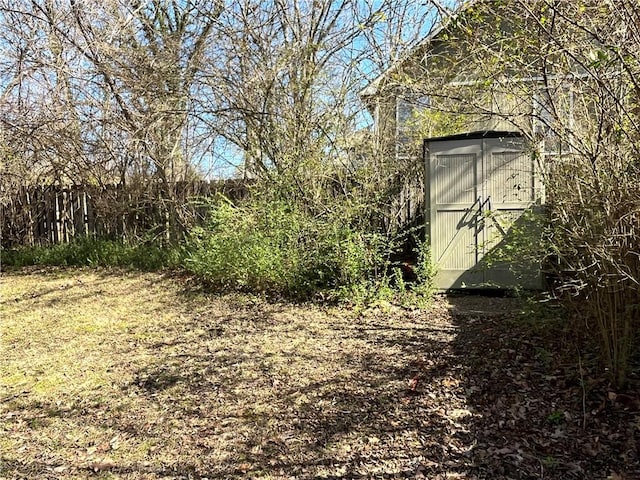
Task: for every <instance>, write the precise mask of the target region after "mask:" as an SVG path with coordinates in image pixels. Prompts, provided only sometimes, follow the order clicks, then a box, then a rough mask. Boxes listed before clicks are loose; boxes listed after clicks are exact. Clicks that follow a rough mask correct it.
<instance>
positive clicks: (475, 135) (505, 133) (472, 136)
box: [424, 130, 522, 142]
mask: <svg viewBox="0 0 640 480" xmlns="http://www.w3.org/2000/svg"><path fill="white" fill-rule="evenodd" d="M502 137H522V133H520V132H517V131H509V130H477V131H475V132H468V133H456V134H454V135H446V136H444V137H433V138H426V139H425V140H424V141H425V142H440V141H449V140H477V139H479V138H502Z"/></svg>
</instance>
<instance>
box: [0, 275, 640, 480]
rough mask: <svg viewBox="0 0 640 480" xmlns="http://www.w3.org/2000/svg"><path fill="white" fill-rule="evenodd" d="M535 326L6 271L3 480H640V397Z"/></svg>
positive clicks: (487, 305) (158, 279)
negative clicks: (617, 388)
mask: <svg viewBox="0 0 640 480" xmlns="http://www.w3.org/2000/svg"><path fill="white" fill-rule="evenodd" d="M522 312H523V307H522V304H521V302H520V301H518V300H515V299H504V298H491V297H449V298H445V297H438V298H437V299H436V301H435V302H434V305H433V307H432V308H431V309H430V310H429V311H420V310H415V309H413V310H411V309H404V308H399V307H394V306H391V305H385V306H383V307H378V308H372V309H370V310H368V311H366V312H355V311H353V310H350V309H348V308H338V307H319V306H313V305H291V304H286V303H268V302H265V301H263V300H261V299H258V298H253V297H246V296H239V295H210V294H204V293H202V292H198V291H194V290H192V289H189V288H188V284H187V283H186V282H185V281H183V280H182V279H179V278H176V277H166V276H162V275H159V274H147V273H145V274H134V273H131V272H119V271H99V270H82V269H80V270H45V271H40V272H24V271H23V272H14V273H9V274H6V273H5V274H4V275H3V278H2V291H1V297H0V317H1V318H2V324H1V326H0V329H1V332H0V333H1V334H2V337H1V338H2V350H3V357H4V361H3V363H2V364H1V365H0V378H1V384H0V387H1V389H0V401H1V402H2V403H1V404H0V439H1V440H0V453H1V458H2V461H1V463H0V478H2V479H22V478H24V479H27V478H44V479H47V478H51V479H63V480H66V479H75V478H93V477H95V478H122V479H136V480H137V479H208V478H231V479H232V478H253V479H298V478H300V479H340V478H344V479H350V478H352V479H383V478H384V479H393V478H426V479H445V478H446V479H454V478H457V479H500V478H504V479H530V478H546V479H571V478H576V479H581V478H585V479H592V478H593V479H596V478H611V479H635V478H640V460H639V458H638V441H639V440H640V438H639V435H640V434H639V431H640V416H639V415H640V412H639V411H638V408H637V407H638V405H637V399H638V398H639V397H638V392H637V390H634V389H633V388H631V389H630V390H629V391H627V392H613V391H610V389H609V388H608V386H607V384H606V382H605V381H604V380H602V379H601V378H599V377H598V375H597V374H596V373H594V372H596V371H597V370H596V369H595V368H591V367H592V364H593V362H589V361H588V360H589V359H588V358H584V359H582V358H581V359H580V366H578V363H579V362H578V359H577V358H576V356H575V355H571V354H567V350H569V351H570V350H571V348H573V347H572V345H573V344H572V343H571V339H567V338H564V337H562V335H554V334H550V332H552V333H553V331H552V330H549V329H547V330H544V329H539V328H532V327H531V322H526V321H524V322H523V321H522V316H523V313H522ZM569 347H571V348H569Z"/></svg>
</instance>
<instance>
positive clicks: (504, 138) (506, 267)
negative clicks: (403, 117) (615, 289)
mask: <svg viewBox="0 0 640 480" xmlns="http://www.w3.org/2000/svg"><path fill="white" fill-rule="evenodd" d="M424 160H425V175H426V181H425V193H426V194H425V206H426V212H425V228H426V232H425V234H426V238H427V241H428V242H429V244H430V249H431V259H432V261H433V262H434V263H435V267H436V271H437V274H436V277H435V286H436V287H437V288H438V289H441V290H452V289H453V290H455V289H465V288H476V289H477V288H503V289H513V288H517V287H520V288H525V289H537V288H540V287H541V284H542V282H541V274H540V267H539V265H537V264H529V265H526V266H524V267H523V266H522V265H518V267H519V268H514V267H515V265H514V264H513V262H505V261H490V259H491V258H492V256H491V255H489V254H490V253H491V252H495V251H497V249H500V248H503V247H504V246H505V242H507V238H508V236H509V231H510V230H511V229H512V228H513V227H514V226H515V225H517V224H518V222H520V221H524V220H523V219H524V218H525V217H523V213H524V212H525V211H527V210H528V209H530V208H532V206H534V205H537V204H538V205H539V204H541V203H542V199H543V191H542V184H541V181H540V179H539V176H538V175H537V168H536V160H535V156H534V155H533V154H532V151H531V150H530V149H529V148H527V144H526V141H525V139H524V138H523V137H522V135H521V134H519V133H517V132H502V131H480V132H471V133H466V134H458V135H452V136H447V137H438V138H430V139H426V140H425V141H424ZM493 257H496V256H495V255H494V256H493ZM497 258H500V257H499V256H497Z"/></svg>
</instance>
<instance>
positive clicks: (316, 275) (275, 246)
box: [185, 200, 384, 297]
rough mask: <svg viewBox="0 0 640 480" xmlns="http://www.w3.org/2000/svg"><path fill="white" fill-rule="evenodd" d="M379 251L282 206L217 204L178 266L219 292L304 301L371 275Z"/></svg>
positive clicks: (338, 226)
mask: <svg viewBox="0 0 640 480" xmlns="http://www.w3.org/2000/svg"><path fill="white" fill-rule="evenodd" d="M383 250H384V244H383V242H382V241H381V238H380V237H379V236H377V235H373V234H368V235H367V234H363V233H360V232H356V231H354V230H353V229H351V228H350V227H349V226H348V225H346V224H344V222H341V221H339V220H338V221H336V219H330V220H329V219H327V218H322V217H312V216H311V215H309V214H308V213H305V212H304V211H302V210H301V209H300V208H298V207H297V206H295V205H290V204H289V203H288V202H285V201H277V200H269V201H260V200H255V201H253V202H251V203H246V204H244V205H242V206H235V205H232V204H230V203H229V202H226V201H223V202H220V203H217V204H214V205H212V206H211V208H210V219H209V222H208V224H207V225H206V226H205V227H202V228H196V229H194V230H193V231H192V232H191V238H190V240H189V241H188V244H187V251H188V254H187V257H186V259H185V267H186V268H187V270H189V271H190V272H192V273H194V274H196V275H197V276H198V277H200V278H202V279H203V280H206V281H207V282H209V283H211V284H215V285H219V286H221V287H224V288H234V289H240V290H250V291H258V292H267V293H274V294H281V295H286V296H294V297H301V296H302V297H304V296H309V295H310V294H312V293H314V292H318V291H327V290H331V291H333V292H334V293H335V292H339V291H340V292H346V291H348V289H349V288H351V287H353V286H354V285H356V284H361V283H363V282H366V281H368V280H369V279H370V277H374V276H375V275H376V272H377V269H378V266H379V265H380V264H381V263H383V262H384V255H383Z"/></svg>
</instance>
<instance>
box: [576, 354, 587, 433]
mask: <svg viewBox="0 0 640 480" xmlns="http://www.w3.org/2000/svg"><path fill="white" fill-rule="evenodd" d="M578 368H579V369H580V387H581V388H582V430H586V429H587V390H586V388H585V386H584V375H583V373H582V356H581V355H580V350H578Z"/></svg>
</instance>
